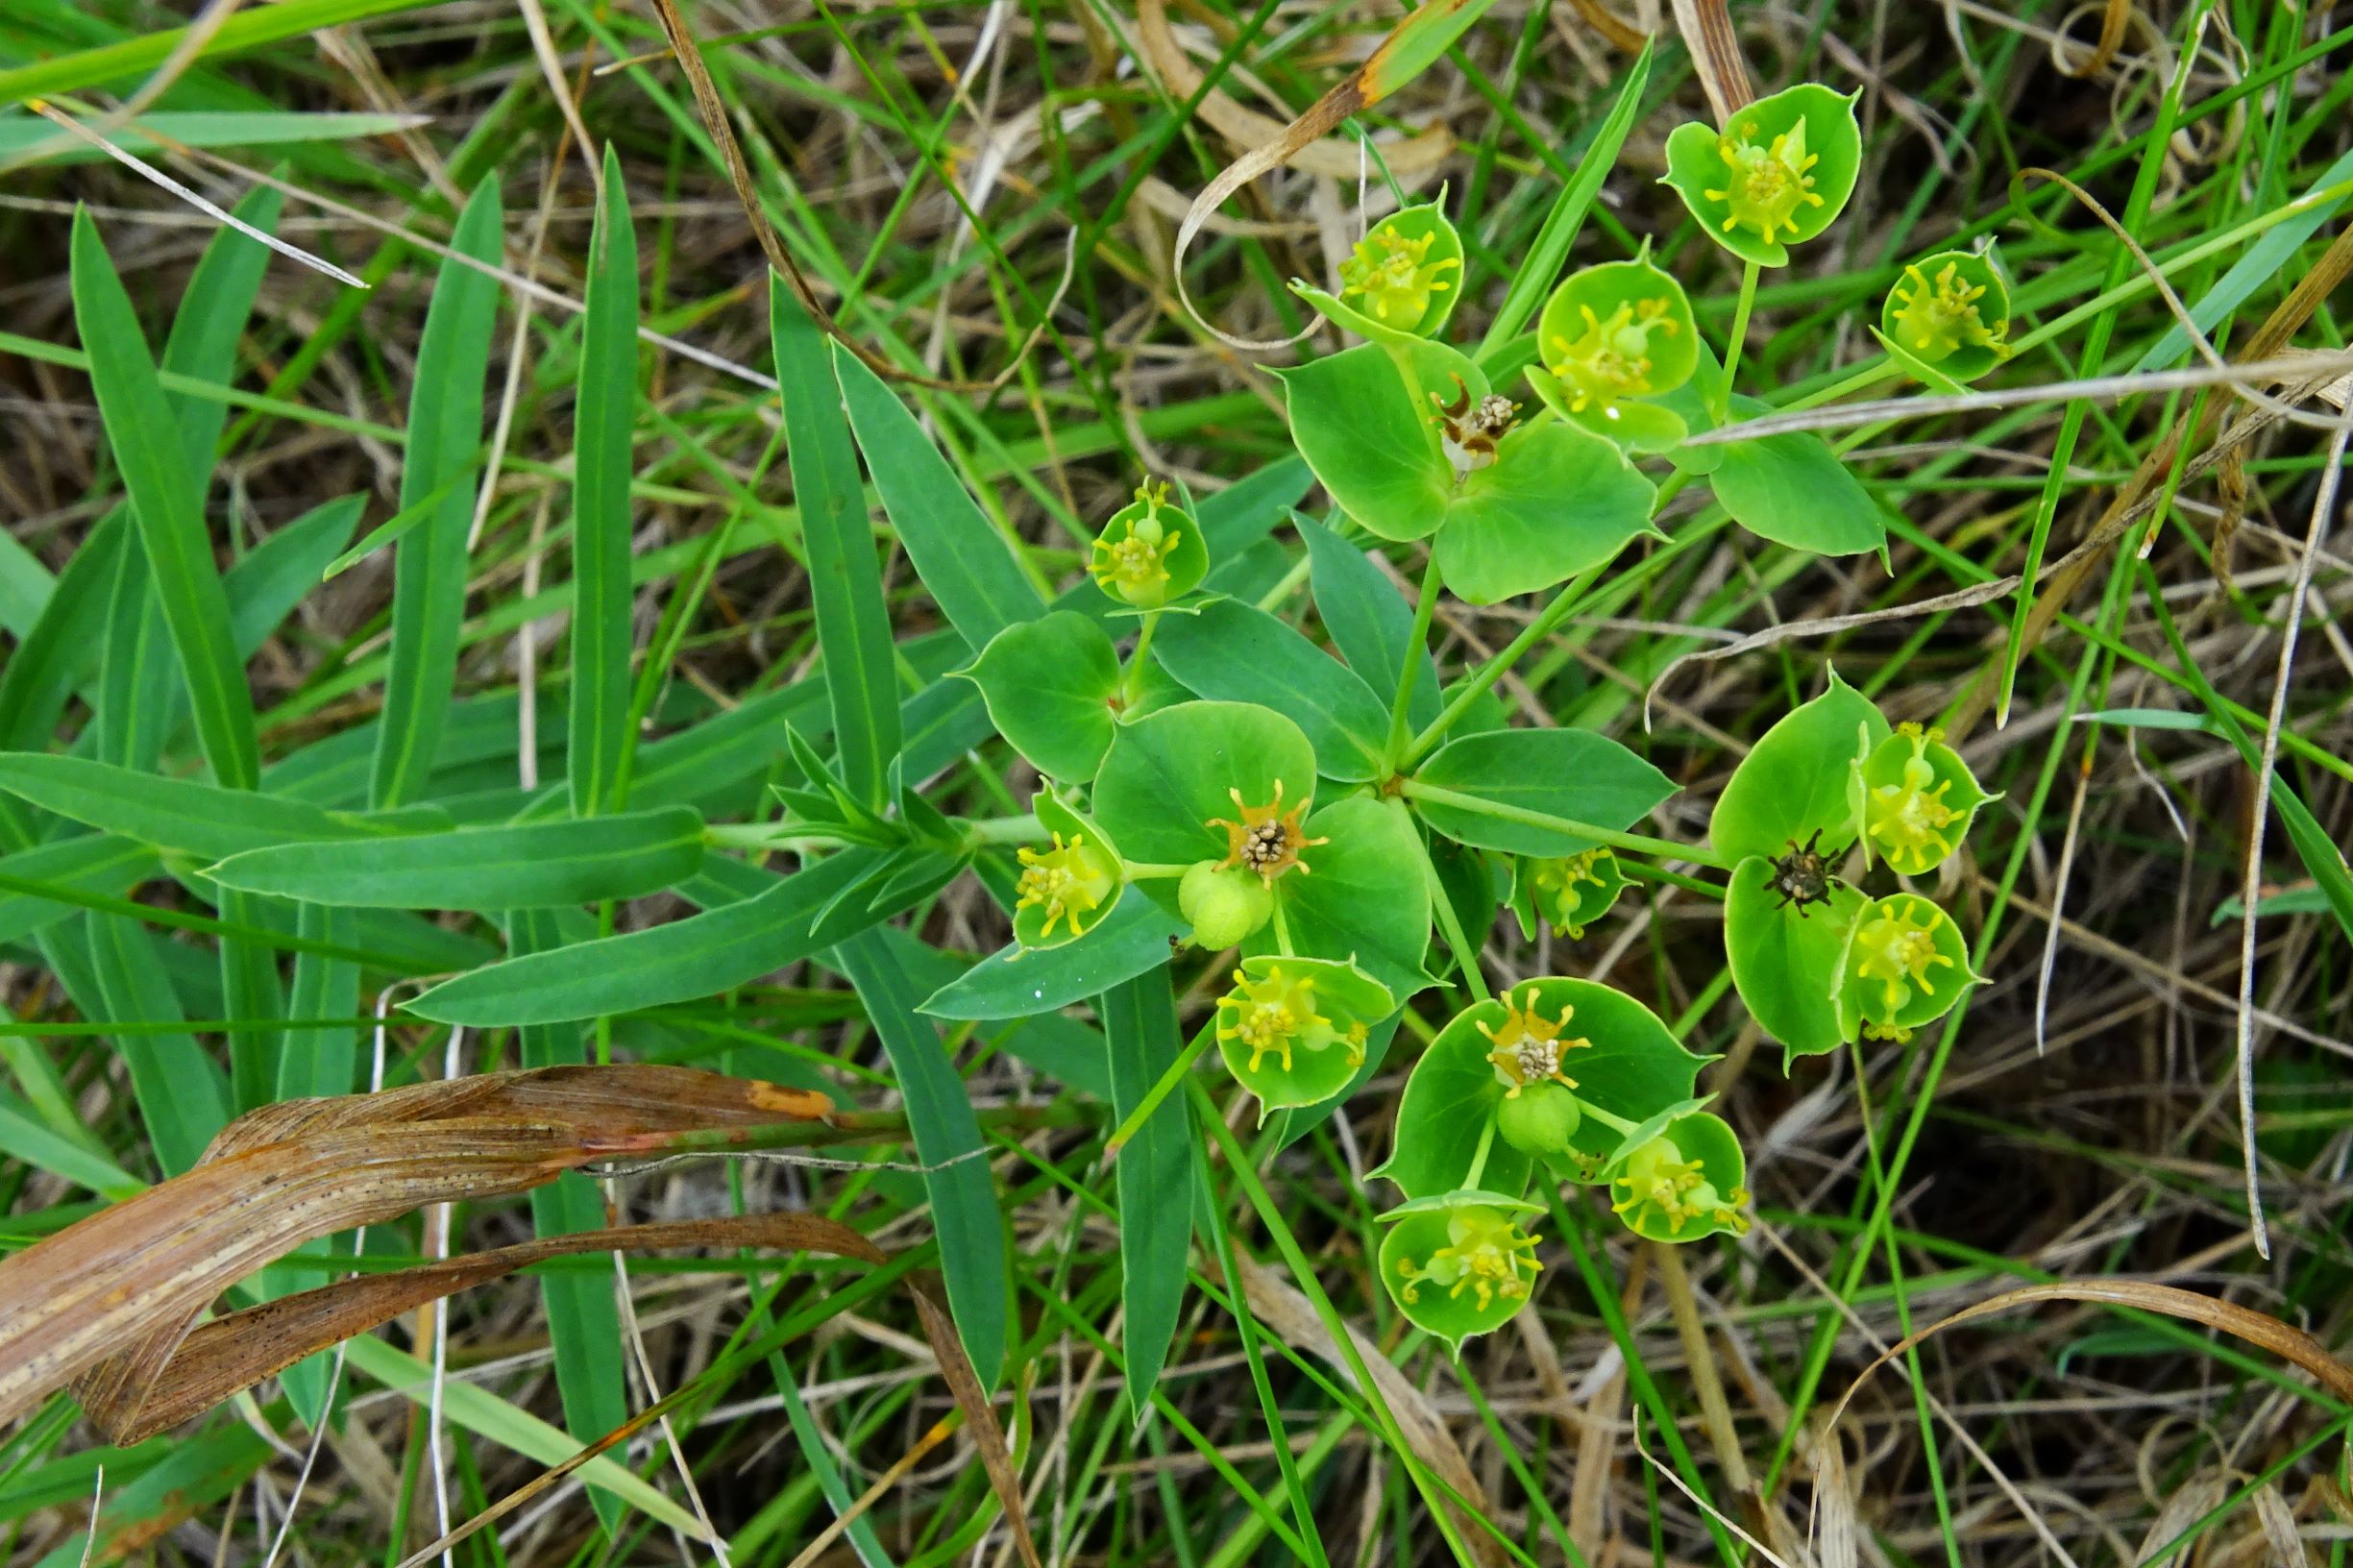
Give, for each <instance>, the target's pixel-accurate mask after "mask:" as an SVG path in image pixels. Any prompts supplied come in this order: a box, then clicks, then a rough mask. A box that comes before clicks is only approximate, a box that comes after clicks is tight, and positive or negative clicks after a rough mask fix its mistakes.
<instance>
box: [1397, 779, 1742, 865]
mask: <svg viewBox="0 0 2353 1568" xmlns="http://www.w3.org/2000/svg"><path fill="white" fill-rule="evenodd" d="M1402 789H1403V791H1404V793H1405V794H1406V795H1407V796H1409V798H1412V799H1415V800H1428V801H1430V802H1432V803H1433V804H1434V805H1440V806H1452V807H1454V808H1455V809H1456V810H1458V811H1470V812H1476V813H1478V814H1479V815H1480V816H1482V817H1492V818H1494V819H1495V820H1496V821H1503V822H1517V823H1519V824H1520V825H1521V826H1523V827H1540V828H1543V829H1545V830H1546V831H1548V832H1553V833H1560V834H1565V835H1567V836H1569V837H1571V838H1579V839H1591V840H1592V841H1593V842H1594V843H1596V844H1605V845H1609V846H1610V847H1611V848H1613V849H1631V850H1633V851H1635V852H1636V853H1637V854H1645V855H1656V856H1658V857H1659V858H1660V859H1662V860H1680V861H1688V862H1689V863H1691V864H1692V865H1694V866H1713V867H1714V868H1715V869H1716V870H1720V871H1728V870H1732V869H1733V868H1734V867H1735V866H1737V865H1738V864H1739V862H1738V861H1736V860H1734V859H1733V858H1732V857H1731V856H1729V855H1727V854H1725V853H1723V852H1722V851H1720V850H1715V849H1710V848H1708V847H1706V846H1705V845H1697V844H1678V843H1676V842H1675V841H1674V840H1673V839H1654V838H1652V837H1650V836H1649V835H1648V834H1645V833H1620V832H1616V831H1614V830H1612V829H1610V828H1606V827H1597V826H1595V825H1594V824H1593V823H1591V822H1581V821H1576V820H1574V819H1572V818H1568V817H1555V816H1552V815H1551V814H1549V813H1547V812H1541V811H1530V810H1529V809H1528V808H1527V807H1526V806H1514V805H1508V804H1507V803H1505V802H1504V801H1501V800H1485V799H1482V798H1481V797H1480V796H1475V795H1464V794H1462V793H1461V792H1460V791H1458V790H1449V789H1443V788H1441V787H1439V786H1438V785H1435V784H1425V783H1423V782H1422V781H1421V780H1420V779H1418V778H1409V779H1407V780H1406V781H1405V783H1404V785H1403V786H1402Z"/></svg>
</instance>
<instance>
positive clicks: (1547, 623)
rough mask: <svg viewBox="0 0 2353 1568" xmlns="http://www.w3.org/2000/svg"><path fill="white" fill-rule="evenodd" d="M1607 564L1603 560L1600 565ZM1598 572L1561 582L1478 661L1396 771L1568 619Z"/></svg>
mask: <svg viewBox="0 0 2353 1568" xmlns="http://www.w3.org/2000/svg"><path fill="white" fill-rule="evenodd" d="M1607 564H1608V563H1607V562H1604V563H1603V566H1606V565H1607ZM1601 575H1602V567H1601V566H1595V567H1590V568H1588V569H1587V570H1585V571H1582V572H1580V573H1579V574H1577V576H1573V577H1571V578H1570V579H1569V580H1568V581H1567V582H1564V583H1562V584H1561V585H1560V592H1558V593H1557V594H1555V595H1554V596H1553V601H1552V602H1551V603H1550V604H1547V605H1545V606H1544V608H1543V610H1542V611H1541V612H1539V613H1538V614H1537V616H1536V618H1535V619H1534V620H1533V621H1531V622H1529V623H1528V625H1526V626H1525V627H1523V628H1522V629H1521V631H1520V634H1519V635H1518V636H1517V637H1514V638H1512V639H1511V641H1510V642H1509V643H1508V644H1507V645H1505V648H1504V650H1503V651H1502V652H1501V653H1498V654H1496V655H1495V657H1493V658H1491V659H1489V660H1488V661H1487V662H1486V663H1484V664H1483V665H1481V666H1480V667H1479V668H1478V669H1477V670H1476V671H1474V672H1472V674H1471V676H1470V678H1469V679H1468V680H1465V681H1464V682H1463V683H1462V684H1461V685H1460V686H1459V687H1458V688H1456V690H1455V695H1454V696H1453V697H1452V698H1448V699H1447V703H1446V706H1445V707H1444V708H1443V709H1442V710H1441V711H1440V712H1439V714H1438V716H1437V717H1436V718H1435V719H1433V720H1432V721H1430V727H1429V728H1427V729H1425V730H1423V731H1422V732H1421V733H1420V734H1418V735H1416V736H1414V737H1413V741H1412V744H1411V745H1409V746H1408V747H1406V748H1405V753H1404V755H1402V756H1400V757H1399V758H1398V759H1397V770H1398V772H1404V771H1405V770H1406V769H1408V768H1410V767H1412V766H1413V765H1414V764H1415V763H1417V762H1419V761H1421V760H1422V757H1423V756H1424V755H1425V754H1426V753H1428V751H1429V750H1430V748H1431V747H1434V746H1435V745H1437V743H1438V737H1439V736H1441V735H1443V734H1445V733H1446V732H1447V731H1448V730H1449V729H1451V728H1453V727H1454V724H1455V722H1456V721H1457V720H1458V719H1460V718H1461V717H1462V715H1463V713H1464V712H1465V711H1466V710H1467V709H1468V708H1469V707H1470V705H1471V704H1472V703H1474V702H1476V701H1478V700H1479V699H1480V698H1483V697H1484V696H1486V694H1487V693H1488V692H1489V691H1490V690H1492V689H1493V687H1494V685H1495V683H1496V682H1497V681H1499V680H1501V679H1503V678H1504V676H1505V675H1506V674H1509V673H1510V670H1511V667H1512V666H1513V665H1515V664H1517V663H1519V662H1520V660H1521V658H1522V657H1523V656H1525V655H1526V654H1527V652H1528V650H1529V649H1532V648H1533V647H1535V646H1536V644H1537V643H1539V642H1541V641H1543V640H1544V638H1546V637H1547V636H1549V635H1551V633H1552V630H1553V628H1554V627H1555V626H1556V625H1560V623H1561V622H1562V621H1563V620H1565V619H1567V617H1568V614H1569V612H1570V611H1571V610H1573V609H1575V608H1577V606H1578V604H1579V603H1580V602H1581V600H1583V599H1584V597H1585V590H1586V589H1588V588H1590V587H1591V586H1592V585H1593V580H1594V578H1596V577H1598V576H1601ZM1399 711H1400V712H1403V711H1404V708H1403V705H1402V704H1400V706H1399Z"/></svg>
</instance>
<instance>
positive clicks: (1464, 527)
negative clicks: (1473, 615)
mask: <svg viewBox="0 0 2353 1568" xmlns="http://www.w3.org/2000/svg"><path fill="white" fill-rule="evenodd" d="M1657 497H1658V489H1657V486H1655V485H1654V484H1652V483H1651V481H1650V480H1649V479H1646V478H1643V477H1642V475H1641V474H1640V473H1639V472H1637V471H1636V470H1635V469H1634V467H1633V465H1632V464H1630V463H1629V462H1628V461H1627V460H1626V454H1625V453H1622V452H1620V451H1619V450H1618V449H1617V447H1616V446H1614V445H1613V444H1611V443H1610V442H1608V441H1605V440H1604V439H1603V438H1602V437H1600V436H1598V435H1594V434H1592V433H1591V432H1590V431H1586V430H1581V429H1577V428H1576V427H1574V426H1569V425H1561V424H1550V425H1537V426H1532V427H1523V428H1521V429H1515V430H1513V431H1512V432H1511V433H1510V434H1509V435H1507V436H1505V437H1504V439H1503V441H1502V443H1501V444H1500V445H1499V446H1498V447H1497V448H1496V453H1495V461H1493V462H1492V463H1489V464H1488V465H1487V466H1486V467H1484V468H1477V469H1473V470H1472V471H1471V472H1470V473H1469V474H1468V475H1466V476H1465V477H1464V478H1463V480H1462V483H1461V485H1460V487H1459V488H1458V490H1457V491H1456V493H1455V499H1454V503H1453V504H1452V506H1450V507H1449V508H1448V510H1447V514H1446V526H1445V527H1444V528H1442V529H1441V530H1440V531H1439V533H1438V542H1437V553H1438V571H1439V573H1440V574H1441V575H1442V576H1444V577H1445V579H1446V586H1447V588H1448V589H1449V590H1450V591H1452V592H1453V593H1454V594H1455V596H1456V597H1457V598H1458V599H1465V600H1469V601H1470V602H1472V603H1474V604H1494V603H1498V602H1500V601H1501V600H1507V599H1510V598H1512V597H1513V596H1515V595H1518V594H1530V593H1534V592H1536V591H1538V590H1539V589H1544V588H1551V587H1554V586H1556V585H1557V584H1559V583H1562V582H1565V581H1567V580H1568V579H1569V578H1570V577H1573V576H1576V575H1577V574H1578V573H1580V572H1583V571H1586V570H1587V569H1589V568H1592V567H1597V566H1600V565H1601V564H1602V563H1603V562H1605V561H1606V560H1608V559H1609V558H1610V557H1611V556H1612V555H1615V554H1616V553H1617V552H1618V551H1620V550H1623V549H1624V548H1625V547H1626V544H1627V541H1628V540H1630V539H1632V538H1633V537H1634V536H1635V535H1636V534H1640V533H1650V532H1655V531H1656V530H1655V529H1654V528H1653V527H1651V507H1652V505H1653V504H1654V502H1656V500H1657Z"/></svg>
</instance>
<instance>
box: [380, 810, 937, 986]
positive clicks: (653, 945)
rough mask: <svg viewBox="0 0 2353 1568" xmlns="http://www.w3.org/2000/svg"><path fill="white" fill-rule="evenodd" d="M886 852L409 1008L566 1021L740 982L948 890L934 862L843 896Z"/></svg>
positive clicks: (878, 867) (529, 958)
mask: <svg viewBox="0 0 2353 1568" xmlns="http://www.w3.org/2000/svg"><path fill="white" fill-rule="evenodd" d="M889 859H890V857H888V856H886V855H884V854H883V853H881V852H880V851H877V850H870V849H845V850H842V851H841V852H840V853H838V854H835V855H832V856H829V857H827V858H826V859H824V860H821V861H819V862H817V863H816V864H815V865H813V866H809V867H807V868H805V869H803V870H799V871H797V872H795V873H794V874H793V875H791V876H788V877H784V878H782V879H780V880H779V881H777V882H776V883H775V884H774V885H773V886H772V887H770V888H769V889H768V890H767V891H766V892H764V893H762V894H759V895H758V896H757V897H753V898H746V899H743V900H741V901H739V902H734V903H727V904H723V905H721V906H720V907H718V908H714V909H710V910H707V911H705V912H704V913H702V914H699V915H693V916H689V917H688V918H687V919H682V920H673V921H671V922H670V923H669V924H667V925H656V926H650V927H648V928H647V929H645V930H642V931H630V932H625V933H624V934H623V935H621V936H617V937H602V938H599V939H598V940H596V941H594V942H582V943H574V944H573V945H571V946H569V947H563V948H559V949H557V950H556V951H554V952H551V953H526V954H524V955H522V956H520V957H516V958H510V959H507V960H506V961H504V962H503V963H499V964H490V965H485V966H484V967H483V968H478V969H476V970H474V971H473V972H472V973H470V974H461V975H459V976H458V977H457V978H456V979H454V980H446V981H444V982H442V983H441V984H440V985H438V986H435V987H434V988H433V989H432V990H430V991H429V992H425V993H424V994H423V995H421V996H419V997H418V998H417V999H416V1000H415V1001H413V1002H410V1003H409V1004H408V1011H409V1012H411V1013H414V1014H415V1015H417V1016H418V1017H425V1018H431V1019H433V1020H434V1021H435V1022H438V1023H462V1024H467V1025H469V1026H473V1027H484V1028H486V1027H489V1026H491V1025H494V1024H529V1023H564V1022H568V1021H570V1020H572V1019H574V1018H594V1017H610V1016H612V1015H615V1014H621V1013H629V1012H635V1011H637V1010H639V1009H642V1008H649V1007H666V1006H668V1005H670V1004H672V1003H674V1002H691V1001H694V1000H696V999H698V998H699V997H703V996H713V995H717V994H718V993H719V992H723V991H730V990H733V989H734V988H735V987H737V986H741V985H748V984H749V983H750V982H751V981H754V980H757V979H758V978H759V977H760V976H762V975H764V974H768V973H770V972H772V971H773V970H775V969H779V968H783V967H784V966H785V965H787V964H792V963H795V962H797V961H798V960H800V959H804V958H808V957H810V956H812V955H814V954H816V953H820V952H822V951H823V950H824V949H825V948H827V947H830V946H832V945H834V944H835V943H838V942H841V941H843V940H844V939H846V938H848V937H851V936H855V935H856V934H857V933H858V932H860V931H863V930H865V929H866V928H867V927H868V926H870V925H874V924H877V923H879V922H880V921H882V920H885V919H889V918H890V917H891V916H893V915H895V914H897V913H898V912H899V910H901V909H904V908H907V907H909V906H910V905H913V904H915V903H918V902H919V901H920V900H921V899H923V898H924V897H927V896H929V894H931V893H933V892H936V891H938V889H939V888H940V887H942V886H944V885H945V884H946V882H947V879H948V878H949V877H950V876H952V875H954V874H955V871H956V863H955V862H954V861H952V860H949V859H948V858H947V857H945V856H939V857H934V861H933V863H932V864H933V868H934V870H935V872H936V875H935V876H934V877H933V879H932V880H931V883H930V886H929V887H923V886H920V885H909V886H906V887H904V888H902V889H901V890H900V892H899V894H897V896H896V897H895V899H894V900H893V901H892V902H890V903H886V904H885V905H884V906H883V907H881V908H879V909H876V908H870V907H869V906H868V902H867V900H866V899H864V898H855V897H850V896H847V895H848V894H853V893H855V892H857V891H858V890H859V889H860V888H861V887H862V886H864V884H865V883H866V880H867V879H868V878H869V877H870V876H872V875H874V874H875V873H876V872H878V871H883V870H886V869H887V862H888V861H889Z"/></svg>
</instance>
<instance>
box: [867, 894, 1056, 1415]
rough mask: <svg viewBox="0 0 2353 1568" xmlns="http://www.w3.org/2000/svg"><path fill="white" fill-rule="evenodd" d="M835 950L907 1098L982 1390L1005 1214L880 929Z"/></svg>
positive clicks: (999, 1285)
mask: <svg viewBox="0 0 2353 1568" xmlns="http://www.w3.org/2000/svg"><path fill="white" fill-rule="evenodd" d="M835 956H836V958H837V959H838V960H839V961H840V963H841V965H842V971H843V972H844V973H845V974H846V975H847V976H848V977H849V982H850V984H851V985H853V986H855V987H856V988H857V990H858V999H859V1000H860V1001H862V1002H864V1003H865V1004H866V1011H867V1017H870V1018H871V1019H872V1020H873V1024H874V1033H875V1034H876V1035H877V1036H878V1037H880V1039H881V1041H882V1044H883V1049H884V1050H885V1051H886V1052H887V1053H889V1055H890V1058H891V1071H892V1073H893V1075H894V1076H895V1078H896V1079H897V1080H898V1091H899V1093H900V1095H901V1096H902V1097H903V1098H904V1099H905V1101H906V1105H907V1122H908V1126H909V1128H910V1129H911V1130H912V1131H913V1133H914V1135H915V1151H916V1156H917V1158H919V1160H921V1161H922V1163H923V1164H924V1166H925V1170H924V1173H923V1188H924V1191H925V1192H926V1193H928V1194H929V1196H930V1198H931V1212H932V1227H933V1229H934V1231H935V1232H936V1233H937V1234H938V1237H939V1242H940V1268H941V1272H942V1273H943V1274H944V1275H945V1276H946V1277H947V1304H948V1311H950V1312H951V1313H952V1314H953V1315H954V1317H955V1319H956V1335H957V1337H958V1338H960V1339H962V1340H963V1341H964V1348H965V1354H966V1355H968V1356H969V1357H971V1358H972V1371H973V1374H974V1375H975V1376H976V1377H978V1378H979V1379H980V1384H981V1386H982V1387H983V1388H994V1387H995V1386H996V1384H997V1380H998V1378H999V1377H1000V1375H1002V1373H1003V1372H1004V1369H1005V1353H1006V1349H1007V1345H1008V1343H1009V1335H1010V1330H1011V1320H1012V1303H1011V1299H1010V1297H1011V1289H1010V1286H1009V1285H1008V1282H1007V1277H1006V1255H1005V1247H1006V1237H1005V1216H1004V1214H1003V1213H1000V1212H999V1211H998V1209H997V1205H996V1188H995V1185H994V1183H993V1180H992V1178H991V1176H990V1174H989V1163H988V1161H987V1160H985V1159H981V1158H977V1156H978V1155H979V1153H980V1150H981V1139H980V1121H979V1118H977V1117H976V1116H974V1115H973V1114H972V1101H971V1098H970V1096H969V1095H968V1094H967V1093H966V1092H965V1087H964V1080H963V1079H962V1078H960V1077H958V1076H957V1073H956V1066H955V1064H954V1063H952V1062H950V1061H949V1060H948V1055H947V1050H946V1047H945V1046H944V1044H943V1043H942V1042H941V1040H940V1035H939V1032H938V1031H937V1030H935V1029H934V1028H933V1027H932V1026H931V1025H930V1024H929V1023H927V1022H925V1021H924V1020H923V1019H922V1018H920V1017H917V1015H916V1011H915V999H916V998H915V992H914V989H913V987H912V985H911V983H910V982H909V981H908V979H907V973H906V971H905V970H904V969H902V968H899V964H898V960H897V959H896V958H895V957H894V956H893V955H892V953H891V950H890V948H889V947H888V946H887V945H885V944H884V943H883V941H882V939H881V937H880V935H879V934H877V933H875V932H871V931H868V932H861V933H860V934H859V935H857V936H855V937H852V938H850V939H849V940H847V941H846V942H844V943H842V944H841V945H840V946H839V947H837V948H836V949H835Z"/></svg>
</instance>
